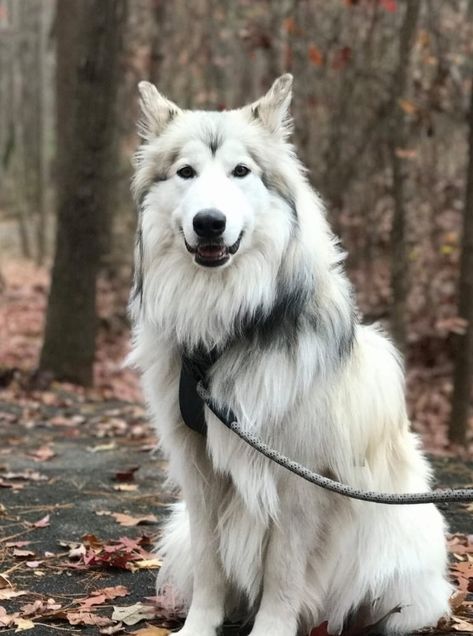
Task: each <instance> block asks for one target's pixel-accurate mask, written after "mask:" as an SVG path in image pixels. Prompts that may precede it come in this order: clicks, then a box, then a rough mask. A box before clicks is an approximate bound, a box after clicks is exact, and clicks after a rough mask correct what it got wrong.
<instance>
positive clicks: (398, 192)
mask: <svg viewBox="0 0 473 636" xmlns="http://www.w3.org/2000/svg"><path fill="white" fill-rule="evenodd" d="M405 5H406V8H405V14H404V21H403V23H402V26H401V33H400V40H399V62H398V67H397V71H396V75H395V78H394V82H393V106H392V116H391V131H390V154H391V166H392V176H393V184H392V187H393V198H394V215H393V223H392V230H391V249H392V257H391V287H392V297H393V301H392V308H391V328H392V333H393V336H394V339H395V341H396V343H397V345H398V347H399V349H401V351H405V350H406V345H407V324H406V323H407V318H406V313H407V295H408V290H409V261H408V253H407V210H406V195H405V185H406V180H407V177H406V174H405V173H406V171H405V166H404V162H405V160H404V159H402V158H401V157H400V156H399V153H398V150H399V149H403V148H406V146H407V142H408V135H407V125H406V121H405V114H404V112H403V110H402V108H401V105H400V100H402V99H405V98H406V89H407V80H408V69H409V58H410V53H411V49H412V45H413V42H414V35H415V30H416V25H417V20H418V17H419V9H420V0H406V2H405Z"/></svg>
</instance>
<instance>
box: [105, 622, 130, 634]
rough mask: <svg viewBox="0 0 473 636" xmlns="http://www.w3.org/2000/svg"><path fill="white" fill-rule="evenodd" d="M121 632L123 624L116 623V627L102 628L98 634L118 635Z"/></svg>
mask: <svg viewBox="0 0 473 636" xmlns="http://www.w3.org/2000/svg"><path fill="white" fill-rule="evenodd" d="M123 631H124V627H123V623H117V624H116V625H110V627H102V628H101V629H99V633H100V634H119V633H120V632H123Z"/></svg>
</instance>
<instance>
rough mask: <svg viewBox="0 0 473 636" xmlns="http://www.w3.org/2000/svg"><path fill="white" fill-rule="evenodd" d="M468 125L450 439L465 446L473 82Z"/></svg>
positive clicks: (471, 298) (471, 307)
mask: <svg viewBox="0 0 473 636" xmlns="http://www.w3.org/2000/svg"><path fill="white" fill-rule="evenodd" d="M468 123H469V128H470V132H469V142H468V144H469V160H468V172H467V178H466V196H465V207H464V209H463V239H462V255H461V264H460V285H459V294H458V296H459V302H458V313H459V316H460V317H461V318H463V319H464V320H465V321H466V322H467V326H466V330H465V333H464V334H461V335H460V334H458V335H456V336H455V345H456V346H455V370H454V375H453V397H452V416H451V421H450V430H449V437H450V439H451V441H452V442H457V443H460V444H464V443H465V441H466V434H467V430H468V413H469V408H470V399H471V385H472V379H473V83H472V86H471V96H470V110H469V116H468Z"/></svg>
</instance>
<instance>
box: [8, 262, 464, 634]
mask: <svg viewBox="0 0 473 636" xmlns="http://www.w3.org/2000/svg"><path fill="white" fill-rule="evenodd" d="M3 275H4V290H3V293H2V294H0V301H1V302H0V325H1V328H2V334H1V337H0V361H1V362H0V633H9V632H10V633H16V632H17V631H29V633H32V634H35V636H36V634H37V635H38V636H42V635H48V634H58V635H59V634H61V633H65V634H76V633H77V634H115V633H116V634H122V633H123V634H125V633H132V634H136V635H137V636H164V635H165V634H168V633H169V630H172V629H175V628H176V627H177V626H178V625H179V624H180V622H181V618H180V617H179V616H178V615H176V614H174V613H173V612H172V611H171V610H170V609H169V606H168V604H167V603H166V602H165V599H164V598H158V597H156V592H155V583H154V581H155V576H156V572H157V570H158V569H159V566H160V562H159V558H158V557H157V555H156V554H155V553H154V551H153V545H154V542H155V540H156V537H157V536H158V534H159V528H160V522H161V521H162V520H163V518H165V515H166V505H167V504H168V503H169V502H170V501H172V495H171V494H170V493H169V492H168V491H167V490H166V489H164V488H163V479H164V464H163V460H162V459H161V457H160V456H159V454H157V453H156V452H154V448H155V446H156V439H155V437H154V433H153V431H152V429H151V427H150V425H149V423H148V421H147V418H146V413H145V409H144V407H143V401H142V397H141V394H140V391H139V388H138V383H137V379H136V377H135V375H134V374H133V373H132V372H131V371H129V370H123V369H122V368H121V362H122V359H123V356H124V353H125V352H126V347H127V344H126V343H127V341H128V338H129V335H128V331H127V328H126V326H125V321H124V319H123V317H122V316H120V314H119V313H117V312H116V310H115V309H114V308H112V305H113V303H114V302H115V299H116V295H117V292H116V291H110V290H109V288H108V287H107V286H104V288H103V290H102V295H101V301H100V303H101V329H100V336H99V351H98V358H97V365H96V386H95V388H94V389H92V390H83V389H78V388H77V387H72V386H69V385H65V384H59V383H54V382H50V381H48V380H47V378H37V377H35V375H34V372H33V371H34V367H35V364H36V360H37V356H38V351H39V346H40V337H41V332H42V321H43V315H44V308H45V303H46V292H47V277H46V274H45V272H44V271H42V270H37V269H36V268H33V267H32V266H30V265H26V264H20V265H18V264H13V265H11V267H9V268H4V270H3ZM3 330H5V331H4V332H3ZM431 439H435V436H432V438H431ZM433 450H434V451H435V456H434V457H433V462H434V466H435V469H436V477H437V485H438V486H451V487H460V486H467V485H468V486H470V487H471V486H472V485H473V462H472V461H460V460H458V459H457V458H455V457H454V456H453V455H452V453H451V452H448V451H447V450H446V449H445V448H444V446H442V444H440V445H439V446H438V447H434V448H433ZM442 510H443V512H444V514H445V515H446V517H447V519H448V522H449V527H450V533H451V534H450V535H449V537H448V542H449V550H450V556H451V566H450V573H451V578H452V581H453V582H454V583H455V585H456V587H457V592H456V593H455V595H454V597H453V608H454V617H453V619H452V621H450V622H449V623H448V624H447V623H444V624H442V625H441V626H440V627H439V628H438V630H435V631H434V632H431V633H439V634H440V633H442V634H446V633H458V632H470V633H472V632H473V535H472V530H473V505H469V506H466V505H462V504H454V505H446V506H442ZM425 592H426V594H428V590H426V591H425ZM349 633H350V636H358V635H359V634H360V635H361V634H362V633H367V631H366V629H364V628H360V629H358V631H356V630H355V631H353V630H352V631H350V632H349ZM230 634H235V635H236V634H243V632H242V631H240V632H239V631H238V630H237V629H236V628H232V627H230V626H228V627H227V628H226V629H225V635H226V636H229V635H230ZM313 634H314V636H326V629H325V626H324V625H322V626H319V627H318V628H317V629H314V631H313Z"/></svg>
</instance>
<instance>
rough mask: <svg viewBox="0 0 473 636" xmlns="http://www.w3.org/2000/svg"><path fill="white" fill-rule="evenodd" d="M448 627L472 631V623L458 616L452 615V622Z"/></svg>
mask: <svg viewBox="0 0 473 636" xmlns="http://www.w3.org/2000/svg"><path fill="white" fill-rule="evenodd" d="M450 627H451V629H454V630H455V631H456V632H470V633H471V632H473V623H470V621H466V620H464V619H463V618H459V617H458V616H452V623H451V625H450Z"/></svg>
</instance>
